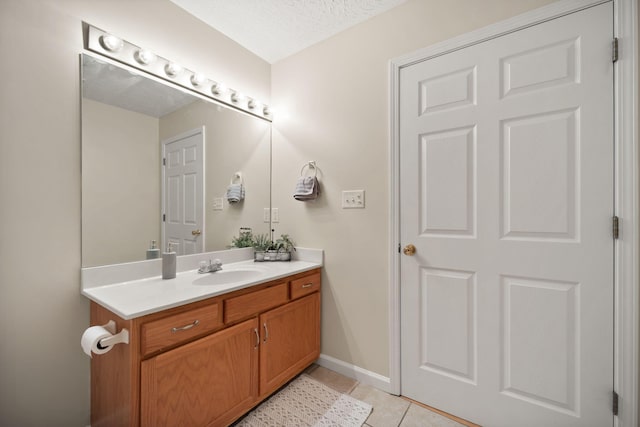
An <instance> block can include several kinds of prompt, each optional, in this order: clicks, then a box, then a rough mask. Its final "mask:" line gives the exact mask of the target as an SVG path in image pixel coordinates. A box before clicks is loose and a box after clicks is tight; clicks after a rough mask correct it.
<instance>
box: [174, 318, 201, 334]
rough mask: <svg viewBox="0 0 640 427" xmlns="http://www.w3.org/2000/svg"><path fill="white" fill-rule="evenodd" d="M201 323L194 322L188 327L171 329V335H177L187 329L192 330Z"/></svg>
mask: <svg viewBox="0 0 640 427" xmlns="http://www.w3.org/2000/svg"><path fill="white" fill-rule="evenodd" d="M199 323H200V321H199V320H194V321H193V323H189V324H188V325H185V326H181V327H179V328H171V333H172V334H175V333H176V332H178V331H186V330H187V329H191V328H193V327H194V326H198V324H199Z"/></svg>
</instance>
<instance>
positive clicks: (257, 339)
mask: <svg viewBox="0 0 640 427" xmlns="http://www.w3.org/2000/svg"><path fill="white" fill-rule="evenodd" d="M253 332H255V334H256V345H255V346H254V347H253V348H254V349H256V348H258V346H259V345H260V334H259V333H258V328H253Z"/></svg>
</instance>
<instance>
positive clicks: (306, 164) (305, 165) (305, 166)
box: [300, 160, 318, 178]
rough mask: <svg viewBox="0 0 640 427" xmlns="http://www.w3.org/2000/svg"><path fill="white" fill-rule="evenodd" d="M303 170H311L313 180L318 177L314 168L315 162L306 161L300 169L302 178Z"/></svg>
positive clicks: (316, 168)
mask: <svg viewBox="0 0 640 427" xmlns="http://www.w3.org/2000/svg"><path fill="white" fill-rule="evenodd" d="M305 168H309V169H313V177H314V178H316V177H317V176H318V166H316V161H315V160H311V161H308V162H307V163H305V164H304V165H302V168H301V169H300V176H304V175H303V173H304V170H305Z"/></svg>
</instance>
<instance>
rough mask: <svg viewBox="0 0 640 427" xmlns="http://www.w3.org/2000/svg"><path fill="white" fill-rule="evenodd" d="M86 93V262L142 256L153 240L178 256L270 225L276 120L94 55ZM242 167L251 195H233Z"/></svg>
mask: <svg viewBox="0 0 640 427" xmlns="http://www.w3.org/2000/svg"><path fill="white" fill-rule="evenodd" d="M82 93H83V97H82V266H83V267H93V266H100V265H108V264H118V263H124V262H132V261H141V260H144V259H146V258H147V250H148V249H149V247H150V244H151V241H152V240H155V241H156V242H157V245H158V246H159V247H160V252H162V250H163V249H164V246H166V243H167V242H168V241H174V242H177V243H179V244H178V246H177V248H176V250H177V252H178V254H179V255H180V254H188V253H196V252H202V251H215V250H222V249H226V248H227V247H228V246H229V245H230V244H231V240H232V238H233V237H234V236H236V235H237V234H238V230H239V229H240V227H250V228H252V229H253V230H254V231H255V232H258V233H268V232H269V230H270V224H269V223H265V222H264V221H263V215H262V213H263V211H264V208H269V207H270V199H271V197H270V192H271V188H270V185H271V170H270V164H271V124H270V123H269V122H268V121H265V120H262V119H259V118H257V117H252V116H249V115H247V114H244V113H241V112H239V111H236V110H233V109H231V108H229V107H225V106H221V105H218V104H216V103H214V102H212V101H207V100H205V99H203V98H201V97H198V96H196V95H193V94H191V93H189V92H188V91H186V90H182V89H177V88H175V87H172V86H170V85H168V84H166V83H164V82H162V81H161V80H158V79H155V78H152V77H147V76H144V75H142V74H140V73H137V72H135V71H133V70H129V69H126V68H125V67H121V66H119V65H116V64H114V63H111V62H109V61H107V60H104V59H102V58H97V57H94V56H92V55H87V54H83V55H82ZM198 144H200V145H199V147H200V148H198ZM178 146H179V147H178ZM169 147H172V148H171V149H169ZM163 163H164V165H163ZM167 164H168V165H169V166H171V167H172V168H174V169H173V170H172V171H171V173H168V172H167V171H168V170H169V169H170V168H169V167H168V166H167ZM175 171H178V172H175ZM174 172H175V173H174ZM238 172H239V173H240V174H241V176H242V181H243V185H244V190H245V198H244V200H242V201H240V202H237V203H229V202H228V201H227V198H226V197H225V196H226V191H227V187H228V186H229V185H230V184H231V183H232V181H233V179H234V177H235V176H236V173H238ZM168 224H171V226H170V227H167V225H168ZM176 229H179V230H180V232H179V234H176V233H175V232H174V230H176Z"/></svg>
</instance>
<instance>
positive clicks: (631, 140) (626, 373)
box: [613, 0, 640, 427]
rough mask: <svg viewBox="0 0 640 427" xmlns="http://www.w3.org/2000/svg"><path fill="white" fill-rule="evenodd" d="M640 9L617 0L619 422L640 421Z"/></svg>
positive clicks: (625, 426)
mask: <svg viewBox="0 0 640 427" xmlns="http://www.w3.org/2000/svg"><path fill="white" fill-rule="evenodd" d="M637 19H638V8H637V2H636V1H635V0H616V1H614V34H615V36H616V37H618V39H619V50H620V51H619V59H618V62H617V63H616V67H615V69H614V73H615V74H614V75H615V77H614V79H615V87H614V91H615V92H614V93H615V100H616V103H615V109H616V114H615V117H614V120H615V123H614V126H615V134H616V141H615V147H616V159H615V161H616V172H615V181H616V184H615V187H616V193H615V198H616V203H615V210H616V214H617V215H618V216H619V217H620V221H621V228H620V231H621V233H620V239H618V240H617V241H616V245H615V251H616V259H615V262H616V264H615V276H616V280H615V301H614V304H615V316H616V317H615V328H614V342H615V344H614V357H615V358H614V382H613V385H614V388H615V390H616V391H617V392H618V395H619V396H620V407H619V413H618V417H617V418H616V423H615V425H616V426H617V427H631V426H633V427H635V426H637V425H638V421H639V419H638V362H639V359H638V333H639V332H640V331H639V324H638V322H639V314H640V308H639V307H640V304H639V301H638V274H639V271H638V262H639V261H638V257H639V254H640V253H639V251H638V242H639V234H638V226H639V225H640V220H639V216H638V215H639V212H638V191H639V182H638V149H637V142H638V64H637V60H638V56H637V55H638V22H637Z"/></svg>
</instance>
